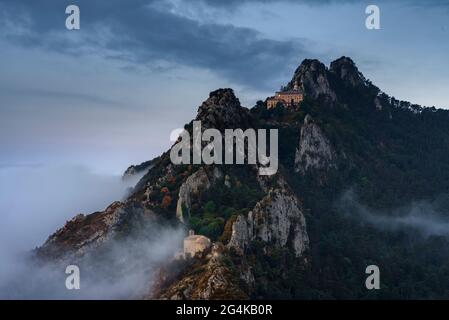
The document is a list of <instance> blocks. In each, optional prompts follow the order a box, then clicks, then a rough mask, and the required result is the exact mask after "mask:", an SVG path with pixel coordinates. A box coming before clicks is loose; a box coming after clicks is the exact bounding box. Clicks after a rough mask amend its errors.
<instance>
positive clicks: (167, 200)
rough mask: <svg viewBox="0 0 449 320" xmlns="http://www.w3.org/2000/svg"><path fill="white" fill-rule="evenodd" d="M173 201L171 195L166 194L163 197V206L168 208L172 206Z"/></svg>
mask: <svg viewBox="0 0 449 320" xmlns="http://www.w3.org/2000/svg"><path fill="white" fill-rule="evenodd" d="M171 201H172V199H171V197H170V196H169V195H165V196H164V198H162V203H161V207H162V208H164V209H167V208H168V207H169V206H170V204H171Z"/></svg>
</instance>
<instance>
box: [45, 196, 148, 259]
mask: <svg viewBox="0 0 449 320" xmlns="http://www.w3.org/2000/svg"><path fill="white" fill-rule="evenodd" d="M143 216H145V217H146V218H149V219H152V220H154V221H155V220H156V216H155V215H154V213H153V212H151V211H149V210H147V209H145V208H143V207H142V205H141V204H140V203H136V202H133V201H131V202H127V203H122V202H118V201H117V202H114V203H112V204H111V205H110V206H109V207H107V208H106V210H105V211H103V212H95V213H92V214H90V215H87V216H85V215H83V214H79V215H77V216H75V217H74V218H73V219H71V220H70V221H68V222H67V223H66V224H65V225H64V227H62V228H61V229H59V230H58V231H56V232H55V233H54V234H53V235H51V236H50V237H49V238H48V239H47V241H46V242H45V243H44V244H43V245H42V246H41V247H40V248H38V249H37V254H38V255H39V256H42V257H46V258H50V259H55V260H57V259H62V258H64V257H67V256H77V257H81V256H83V255H84V254H85V253H87V252H88V251H90V250H92V249H95V248H97V247H98V246H99V245H101V244H103V243H105V242H106V241H108V240H110V239H111V238H112V237H113V236H114V234H115V233H116V232H120V231H121V229H122V227H123V225H124V224H125V223H129V222H130V220H132V219H138V218H140V217H143Z"/></svg>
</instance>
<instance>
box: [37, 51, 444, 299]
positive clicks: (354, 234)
mask: <svg viewBox="0 0 449 320" xmlns="http://www.w3.org/2000/svg"><path fill="white" fill-rule="evenodd" d="M295 83H297V84H299V85H300V86H301V89H302V91H303V92H304V101H302V102H301V104H300V105H299V106H297V107H291V108H290V107H283V106H277V107H276V108H273V109H267V107H266V104H265V103H264V102H262V101H259V102H258V103H257V104H256V106H254V107H253V108H251V109H247V108H244V107H242V106H241V105H240V101H239V100H238V98H237V97H236V96H235V94H234V92H233V90H232V89H230V88H227V89H218V90H215V91H213V92H211V93H210V94H209V98H208V99H206V100H205V101H204V102H203V103H202V104H201V105H200V106H199V108H198V112H197V115H196V117H195V120H197V121H201V122H202V130H205V129H207V128H216V129H218V130H220V131H223V130H224V129H227V128H242V129H247V128H277V129H279V131H280V140H281V142H282V143H281V144H280V154H279V157H280V168H279V171H278V172H277V174H276V175H274V176H268V177H263V176H259V175H258V174H257V170H256V169H257V167H256V166H254V165H242V166H236V165H209V166H207V165H177V166H175V165H173V164H172V163H171V161H170V157H169V151H167V152H165V153H163V154H162V155H161V156H160V157H157V158H155V159H153V160H150V161H147V162H144V163H143V164H141V165H138V166H132V167H130V168H128V170H127V171H126V173H125V176H129V175H132V174H136V173H143V172H145V174H144V176H143V177H142V178H141V180H140V181H139V182H138V183H137V185H136V186H135V187H134V188H133V190H132V191H131V192H130V194H129V195H128V197H127V198H126V199H125V200H123V201H121V202H116V203H114V204H112V205H111V206H109V207H108V208H107V209H106V210H105V211H103V212H98V213H94V214H93V215H89V216H77V217H75V218H74V219H72V220H71V221H69V222H68V223H67V224H66V225H65V226H64V227H63V228H62V229H60V230H58V231H57V232H56V233H55V234H54V235H52V236H51V237H50V238H49V239H48V240H47V241H46V242H45V243H44V245H43V246H42V247H40V248H38V249H37V251H36V253H37V255H38V256H39V257H41V258H42V259H44V260H45V259H47V260H64V259H67V256H69V257H72V258H73V257H76V258H77V259H82V258H83V255H85V254H86V252H92V251H93V252H95V250H98V248H101V247H102V246H103V245H104V244H105V243H108V242H109V241H111V240H110V239H113V238H115V237H117V236H120V237H122V236H127V235H129V234H132V232H133V230H134V228H140V227H139V226H142V225H145V224H147V223H149V224H151V223H161V224H162V225H167V224H168V225H172V226H173V225H176V226H181V227H182V228H191V229H194V230H195V231H196V232H197V233H199V234H204V235H207V236H208V237H209V238H211V239H212V241H213V246H212V247H211V248H210V249H209V250H207V251H205V252H204V253H202V254H199V255H198V256H197V257H195V258H194V259H192V260H191V261H187V262H185V261H184V262H182V261H181V262H180V261H177V260H175V261H172V262H169V263H168V265H165V266H162V267H161V272H160V278H159V279H158V281H156V282H155V283H152V284H149V291H150V292H151V293H150V294H143V295H142V297H143V298H163V299H223V298H226V299H228V298H237V299H242V298H279V297H283V298H314V297H315V298H316V297H318V298H367V297H370V298H382V297H385V296H389V297H397V294H398V293H397V291H396V290H400V289H398V288H401V284H400V283H399V284H398V283H395V282H394V281H393V282H392V283H393V284H392V285H391V289H389V290H387V293H384V292H380V293H376V292H365V291H363V290H362V289H361V286H362V284H363V280H362V277H363V272H364V269H363V266H364V265H365V264H366V263H368V261H369V260H373V259H374V260H375V259H380V261H384V262H385V261H389V262H392V260H391V256H390V255H389V254H388V253H389V252H390V251H388V250H386V253H381V252H378V251H377V249H371V250H366V252H360V251H359V250H354V252H355V253H351V252H350V249H349V248H350V247H351V245H354V241H355V239H363V241H362V243H369V244H370V245H372V246H374V247H375V248H382V247H384V246H385V243H390V244H391V243H392V246H393V247H394V248H401V246H406V245H409V244H407V241H411V240H410V239H409V237H408V236H402V238H401V239H397V238H395V237H394V236H392V235H390V234H389V233H385V232H384V231H382V230H381V231H378V230H376V229H373V228H372V227H370V226H368V227H366V226H364V225H363V223H361V225H359V224H358V223H360V222H357V221H353V220H352V219H348V218H345V217H344V215H342V214H341V213H340V212H339V211H338V209H336V208H335V206H334V204H335V201H337V200H338V199H339V197H340V195H341V193H342V192H343V191H344V190H347V189H348V188H353V189H354V190H355V191H356V192H357V193H358V194H359V195H360V201H362V202H363V203H365V204H367V205H369V206H372V207H376V208H383V209H386V208H394V207H397V206H400V205H403V204H404V203H408V202H410V201H412V200H416V199H426V198H429V197H432V196H434V195H435V194H440V193H443V192H445V191H446V190H449V183H448V182H447V181H448V179H446V178H449V177H448V174H447V173H446V172H448V173H449V165H447V164H446V161H445V159H446V157H447V156H449V154H448V151H446V149H447V148H445V146H448V145H449V129H448V128H447V123H448V121H449V112H448V111H444V110H439V109H435V108H423V107H420V106H417V105H412V104H410V103H407V102H399V101H397V100H396V99H394V98H392V97H389V96H387V95H386V94H384V93H383V92H382V91H380V89H379V88H377V87H376V86H374V85H373V84H371V82H370V81H369V80H367V79H366V78H365V77H364V76H363V74H362V73H360V71H359V70H358V68H357V66H356V64H355V63H354V62H353V61H352V60H351V59H350V58H348V57H341V58H339V59H337V60H335V61H333V62H332V63H331V64H330V67H329V68H327V67H326V66H325V65H324V64H322V63H321V62H319V61H318V60H311V59H306V60H304V61H303V62H302V63H301V65H300V66H299V67H298V68H297V69H296V71H295V72H294V75H293V77H292V80H291V81H290V82H289V83H288V84H287V89H291V88H293V86H294V85H295ZM192 122H193V120H192ZM192 122H190V123H188V124H186V126H185V129H186V130H187V131H188V132H190V133H192ZM392 177H393V179H392ZM429 179H430V180H431V181H432V185H429V184H428V183H427V182H428V181H429ZM384 189H385V190H388V192H384ZM448 208H449V207H448ZM135 226H138V227H135ZM362 231H363V232H367V233H368V234H372V235H382V236H383V237H385V239H386V240H384V241H385V243H384V242H382V239H380V240H373V239H371V238H369V236H366V235H364V234H363V232H362ZM320 234H324V236H320ZM320 238H324V239H325V240H323V239H320ZM329 239H334V240H333V241H334V242H335V243H332V241H331V240H329ZM335 239H339V240H335ZM340 239H342V240H340ZM413 241H417V240H413ZM423 241H424V240H423ZM440 241H442V242H441V244H429V243H427V242H424V243H425V245H422V246H428V247H429V248H432V250H434V248H440V247H441V246H442V245H443V244H445V243H446V242H445V241H446V240H444V239H440ZM414 245H415V246H416V247H418V244H416V243H415V244H414ZM432 245H434V246H435V247H432ZM336 249H339V250H336ZM335 251H337V252H335ZM411 252H412V253H411V254H410V255H409V256H408V255H407V254H402V255H403V257H404V259H406V258H407V259H411V258H410V256H411V257H415V256H418V257H419V254H420V253H418V252H415V251H413V250H411ZM370 253H371V254H372V255H370ZM340 254H342V255H345V256H340ZM376 255H378V256H376ZM401 257H402V256H401ZM345 259H346V260H345ZM416 259H418V258H416ZM348 260H349V261H351V262H350V263H349V264H348V262H347V261H348ZM438 261H439V260H438ZM333 263H336V265H335V266H334V267H335V268H336V270H335V271H332V272H331V271H329V270H330V269H329V268H331V266H332V264H333ZM438 263H440V264H441V265H443V267H449V266H446V265H445V264H443V263H442V262H440V261H439V262H438ZM425 267H426V268H429V269H431V270H436V269H435V268H436V267H435V265H434V264H431V263H430V264H429V262H427V264H425ZM345 269H347V270H351V271H353V274H354V275H353V276H351V275H348V274H347V270H346V271H345ZM323 270H328V272H330V274H329V275H323V274H322V272H323ZM392 270H393V271H387V275H386V277H387V279H388V277H391V278H394V276H393V275H394V274H395V272H397V269H395V268H393V269H392ZM438 270H439V269H438ZM435 272H444V270H443V269H442V270H440V271H435ZM343 280H345V281H346V282H345V281H343ZM412 280H413V279H412ZM412 280H410V282H411V283H412V285H414V282H413V281H412ZM336 282H338V283H340V284H341V288H340V289H341V291H338V290H337V288H336V287H335V285H334V283H336ZM408 285H409V284H408ZM150 288H152V289H150ZM429 290H430V291H431V293H432V294H433V295H436V296H443V295H444V294H446V291H444V290H442V289H439V288H437V287H432V288H431V289H429ZM156 293H157V294H156ZM415 296H416V297H427V295H426V292H425V291H419V290H417V293H416V294H415Z"/></svg>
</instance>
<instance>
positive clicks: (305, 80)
mask: <svg viewBox="0 0 449 320" xmlns="http://www.w3.org/2000/svg"><path fill="white" fill-rule="evenodd" d="M295 83H297V84H299V86H300V87H301V89H302V92H304V95H305V96H308V97H310V98H312V99H318V98H319V97H320V96H323V97H325V99H326V100H328V101H329V102H331V103H332V102H335V101H336V99H337V95H336V94H335V92H334V90H333V89H332V87H331V84H330V79H329V71H328V70H327V68H326V66H325V65H324V64H322V63H321V62H320V61H318V60H309V59H306V60H304V61H303V62H302V63H301V65H300V66H299V67H298V69H296V71H295V74H294V76H293V79H292V81H290V83H289V84H288V85H287V88H288V89H290V90H291V89H292V88H293V87H294V85H295Z"/></svg>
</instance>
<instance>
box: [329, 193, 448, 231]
mask: <svg viewBox="0 0 449 320" xmlns="http://www.w3.org/2000/svg"><path fill="white" fill-rule="evenodd" d="M448 200H449V198H448V197H447V196H440V197H439V198H437V199H436V200H433V201H414V202H412V203H410V204H409V205H407V206H404V207H400V208H394V209H392V210H389V211H388V212H387V211H381V210H374V209H372V208H369V207H367V206H366V205H364V204H362V203H361V202H360V200H359V199H358V197H357V195H356V194H355V193H354V191H353V190H348V191H346V192H345V193H344V194H343V195H342V197H341V199H339V201H338V203H337V207H338V208H339V211H340V212H341V213H343V214H345V215H346V216H349V217H352V218H354V219H358V220H359V221H360V222H362V223H368V224H370V225H372V226H374V227H376V228H378V229H381V230H387V231H392V232H394V231H399V230H408V231H414V232H419V233H420V234H422V235H423V236H426V237H428V236H444V237H449V219H448V217H447V213H446V212H445V211H446V209H445V208H447V205H448Z"/></svg>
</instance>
